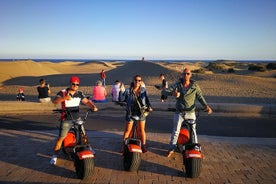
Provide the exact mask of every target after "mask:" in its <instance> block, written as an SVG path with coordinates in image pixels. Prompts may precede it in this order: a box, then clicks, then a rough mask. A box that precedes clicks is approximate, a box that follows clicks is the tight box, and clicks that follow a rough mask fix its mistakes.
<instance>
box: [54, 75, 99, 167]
mask: <svg viewBox="0 0 276 184" xmlns="http://www.w3.org/2000/svg"><path fill="white" fill-rule="evenodd" d="M79 85H80V79H79V78H78V77H76V76H73V77H71V79H70V87H69V88H66V89H63V90H61V91H59V92H58V93H57V95H56V97H55V99H54V101H53V103H54V104H59V103H61V107H62V109H67V110H70V111H71V113H72V115H73V117H78V113H79V105H80V102H82V103H83V104H85V105H87V106H89V107H90V108H91V109H93V110H94V111H97V110H98V109H97V107H96V106H95V105H94V103H93V102H91V101H90V100H88V99H87V98H86V97H85V96H84V94H83V92H82V91H79ZM61 120H62V121H61V124H60V131H59V137H58V139H57V142H56V144H55V147H54V154H53V156H52V158H51V161H50V163H51V164H56V162H57V155H58V153H59V150H60V148H61V145H62V142H63V140H64V138H65V137H66V135H67V133H68V131H69V130H70V128H71V127H72V120H71V119H70V118H67V117H66V116H64V115H63V116H62V117H61Z"/></svg>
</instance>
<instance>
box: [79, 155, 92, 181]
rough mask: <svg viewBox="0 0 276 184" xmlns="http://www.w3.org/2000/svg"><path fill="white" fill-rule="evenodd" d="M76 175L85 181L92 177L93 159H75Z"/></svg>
mask: <svg viewBox="0 0 276 184" xmlns="http://www.w3.org/2000/svg"><path fill="white" fill-rule="evenodd" d="M75 169H76V174H77V177H78V178H79V179H85V178H88V177H90V176H92V175H93V173H94V159H93V158H85V159H82V160H80V159H79V158H76V159H75Z"/></svg>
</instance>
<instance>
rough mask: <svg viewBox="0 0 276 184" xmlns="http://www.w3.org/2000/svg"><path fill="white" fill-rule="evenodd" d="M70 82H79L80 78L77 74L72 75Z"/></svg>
mask: <svg viewBox="0 0 276 184" xmlns="http://www.w3.org/2000/svg"><path fill="white" fill-rule="evenodd" d="M70 82H71V83H72V82H78V83H80V79H79V78H78V77H77V76H73V77H71V79H70Z"/></svg>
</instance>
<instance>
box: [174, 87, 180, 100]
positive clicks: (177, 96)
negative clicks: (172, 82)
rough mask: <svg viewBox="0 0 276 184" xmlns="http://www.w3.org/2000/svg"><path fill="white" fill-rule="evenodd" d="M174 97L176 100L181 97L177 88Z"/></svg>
mask: <svg viewBox="0 0 276 184" xmlns="http://www.w3.org/2000/svg"><path fill="white" fill-rule="evenodd" d="M172 95H173V96H174V97H175V98H179V97H180V92H178V89H177V88H175V90H174V92H173V93H172Z"/></svg>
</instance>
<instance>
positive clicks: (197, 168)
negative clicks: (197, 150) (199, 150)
mask: <svg viewBox="0 0 276 184" xmlns="http://www.w3.org/2000/svg"><path fill="white" fill-rule="evenodd" d="M183 157H184V156H183ZM183 159H184V163H185V171H186V176H187V177H188V178H197V177H199V175H200V172H201V162H202V159H201V158H183Z"/></svg>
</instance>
